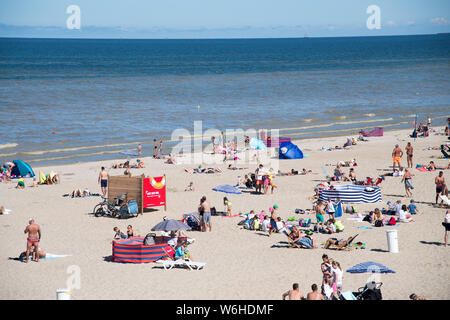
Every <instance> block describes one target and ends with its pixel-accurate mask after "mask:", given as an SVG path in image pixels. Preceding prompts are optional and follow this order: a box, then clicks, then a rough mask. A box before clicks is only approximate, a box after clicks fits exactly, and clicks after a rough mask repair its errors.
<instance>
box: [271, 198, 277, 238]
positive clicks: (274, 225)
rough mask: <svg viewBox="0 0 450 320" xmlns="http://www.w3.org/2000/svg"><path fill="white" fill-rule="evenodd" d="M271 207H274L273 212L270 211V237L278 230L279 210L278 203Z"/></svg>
mask: <svg viewBox="0 0 450 320" xmlns="http://www.w3.org/2000/svg"><path fill="white" fill-rule="evenodd" d="M270 209H272V212H271V213H270V230H269V237H270V236H271V235H272V233H273V232H276V230H277V210H278V205H276V204H275V205H274V206H273V207H272V208H270Z"/></svg>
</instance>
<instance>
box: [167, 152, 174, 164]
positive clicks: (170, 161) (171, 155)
mask: <svg viewBox="0 0 450 320" xmlns="http://www.w3.org/2000/svg"><path fill="white" fill-rule="evenodd" d="M176 162H177V157H176V155H174V154H173V153H169V157H168V158H167V160H166V162H165V163H168V164H176Z"/></svg>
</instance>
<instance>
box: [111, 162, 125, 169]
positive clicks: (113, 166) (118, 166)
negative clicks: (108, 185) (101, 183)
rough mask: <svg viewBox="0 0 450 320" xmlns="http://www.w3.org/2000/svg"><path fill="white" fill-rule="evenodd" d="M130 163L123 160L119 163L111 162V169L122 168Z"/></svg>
mask: <svg viewBox="0 0 450 320" xmlns="http://www.w3.org/2000/svg"><path fill="white" fill-rule="evenodd" d="M129 164H130V161H125V162H124V163H119V164H114V163H113V164H112V165H111V168H112V169H123V168H126V167H128V165H129Z"/></svg>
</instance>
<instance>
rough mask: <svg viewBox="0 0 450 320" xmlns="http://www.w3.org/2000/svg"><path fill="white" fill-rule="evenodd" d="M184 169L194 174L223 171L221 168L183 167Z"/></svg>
mask: <svg viewBox="0 0 450 320" xmlns="http://www.w3.org/2000/svg"><path fill="white" fill-rule="evenodd" d="M183 169H184V171H186V172H187V173H190V174H194V173H222V170H220V169H219V168H200V167H199V168H195V169H192V168H183Z"/></svg>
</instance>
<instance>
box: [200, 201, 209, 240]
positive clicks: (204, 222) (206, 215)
mask: <svg viewBox="0 0 450 320" xmlns="http://www.w3.org/2000/svg"><path fill="white" fill-rule="evenodd" d="M200 208H201V211H203V220H202V231H204V232H206V230H207V229H209V231H210V232H211V205H210V204H209V202H208V200H206V197H205V196H203V197H202V198H201V199H200Z"/></svg>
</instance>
